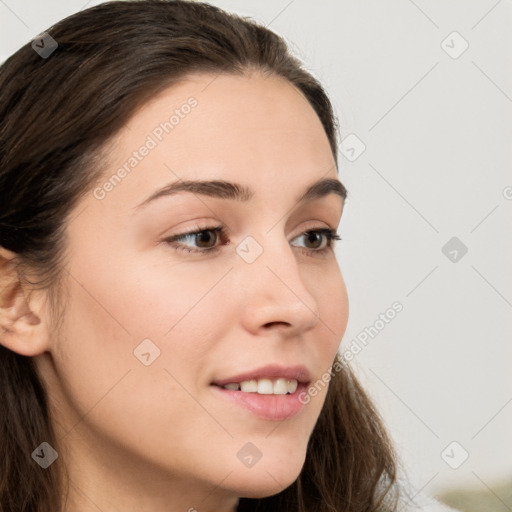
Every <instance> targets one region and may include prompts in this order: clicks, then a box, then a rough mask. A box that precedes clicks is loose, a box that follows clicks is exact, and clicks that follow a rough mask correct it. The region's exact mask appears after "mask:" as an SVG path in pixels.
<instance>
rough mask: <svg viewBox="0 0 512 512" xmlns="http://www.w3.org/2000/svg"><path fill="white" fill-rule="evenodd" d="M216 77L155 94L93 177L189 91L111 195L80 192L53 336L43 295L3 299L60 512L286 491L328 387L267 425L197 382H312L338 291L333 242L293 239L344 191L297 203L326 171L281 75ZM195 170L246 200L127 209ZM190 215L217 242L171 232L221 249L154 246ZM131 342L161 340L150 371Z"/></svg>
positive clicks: (181, 199) (338, 325)
mask: <svg viewBox="0 0 512 512" xmlns="http://www.w3.org/2000/svg"><path fill="white" fill-rule="evenodd" d="M214 78H215V75H210V74H198V75H194V76H191V77H189V78H187V79H186V80H184V81H183V82H181V83H180V84H178V85H174V86H172V87H171V88H169V89H167V90H165V91H164V92H162V93H161V94H159V95H158V96H157V97H155V98H153V99H152V100H151V102H149V103H147V104H146V105H144V106H143V107H142V108H141V109H140V110H139V111H138V112H137V113H136V114H135V116H134V117H132V119H131V120H130V121H129V122H128V123H127V125H126V126H125V127H123V129H122V130H121V131H120V132H119V133H118V135H117V136H116V139H115V144H114V146H113V149H112V151H111V152H110V153H109V161H108V169H107V171H106V172H105V179H104V181H105V180H106V179H108V178H109V177H110V176H112V174H113V173H115V172H116V170H117V169H119V168H120V167H121V166H122V165H123V164H124V163H125V162H126V160H127V158H128V157H129V156H130V155H131V154H132V152H133V151H134V150H136V149H137V148H139V147H140V146H141V145H142V144H143V143H144V141H145V140H146V137H147V136H148V134H150V133H151V132H152V130H153V129H154V128H155V126H157V125H158V124H159V123H160V122H162V121H164V120H167V119H169V117H170V115H171V114H172V111H173V110H174V109H175V108H177V107H179V106H180V105H182V104H183V103H184V102H185V101H186V99H187V98H189V97H190V96H194V97H195V98H196V99H197V101H198V105H197V106H196V107H195V108H194V109H193V110H192V111H191V112H190V114H189V115H188V116H186V117H185V118H184V119H181V120H180V123H179V125H178V126H176V127H175V129H174V130H173V131H172V133H170V134H167V135H165V137H164V138H163V140H162V142H161V143H159V144H158V145H157V147H156V148H154V149H152V150H151V151H150V152H149V154H148V155H147V156H146V157H145V158H144V159H143V160H142V161H141V162H140V163H139V164H138V165H137V167H136V168H134V169H133V171H131V173H130V174H128V175H127V176H126V177H124V179H123V180H122V181H121V182H120V183H119V184H117V185H116V186H115V189H114V190H112V191H110V192H109V193H108V194H107V195H106V196H105V197H104V198H103V199H101V200H99V199H97V198H96V197H94V196H93V194H92V191H91V193H87V194H85V195H84V196H83V197H82V198H81V199H80V201H79V203H78V204H77V205H76V207H75V208H74V210H73V212H72V214H71V215H70V219H72V220H71V221H70V222H69V224H68V225H67V233H68V242H67V243H68V246H67V259H66V271H67V272H66V276H65V279H64V284H65V290H66V293H67V298H66V300H65V304H64V305H65V314H64V316H63V321H62V323H61V324H60V325H59V326H58V329H56V326H52V325H51V322H50V314H49V312H48V307H47V302H46V301H45V295H44V294H45V292H44V291H37V292H34V294H32V295H31V296H30V300H28V299H26V296H23V295H22V294H19V295H18V296H17V298H16V299H15V300H14V302H12V303H11V304H10V306H11V309H10V310H8V309H7V308H4V310H3V314H2V317H1V318H2V327H3V328H4V329H6V332H5V333H4V334H5V335H4V336H3V337H2V338H1V340H2V343H3V344H4V345H6V346H8V348H10V349H11V350H14V351H16V352H18V353H22V354H24V355H29V356H32V357H34V358H35V361H36V364H37V369H38V372H39V374H40V375H41V378H42V379H43V381H44V384H45V386H46V388H47V389H48V393H49V396H50V403H51V414H52V418H53V422H54V425H55V429H56V433H57V439H58V440H59V443H60V446H59V447H58V451H59V459H57V462H56V463H58V462H59V461H61V460H64V459H66V463H67V465H68V469H69V476H70V479H71V483H70V488H69V496H68V501H67V504H66V511H69V512H71V511H73V512H89V511H90V512H92V511H95V512H97V511H98V510H102V511H104V512H107V511H123V512H135V511H137V512H138V511H140V510H144V511H145V512H162V511H164V510H165V511H166V512H174V511H188V510H193V509H196V510H198V511H200V512H228V511H230V512H232V511H234V510H235V509H236V505H237V502H238V499H239V497H242V496H245V497H264V496H268V495H272V494H275V493H277V492H279V491H280V490H282V489H283V488H285V487H287V486H289V485H290V484H292V483H293V481H294V480H295V479H296V478H297V476H298V474H299V472H300V470H301V468H302V466H303V463H304V457H305V453H306V448H307V443H308V440H309V437H310V435H311V432H312V430H313V428H314V425H315V423H316V421H317V419H318V416H319V414H320V411H321V408H322V405H323V403H324V401H325V395H326V390H327V388H326V387H323V388H322V390H321V391H320V392H319V393H318V394H317V395H316V396H314V397H312V398H311V400H310V402H309V403H308V404H307V405H305V406H304V407H303V408H302V409H301V410H300V411H299V412H298V413H297V414H294V415H293V416H290V417H289V418H286V419H284V420H279V421H276V420H272V419H268V418H262V417H260V416H259V415H258V414H255V413H254V412H253V411H250V410H248V409H246V408H244V407H242V406H240V405H238V404H236V403H233V402H231V401H230V400H227V399H225V398H224V396H220V393H218V392H216V391H219V389H213V386H212V382H213V381H214V380H216V379H221V378H224V377H230V376H233V375H237V374H240V373H242V372H245V371H248V370H252V369H254V368H258V367H261V366H264V365H267V364H271V363H277V364H279V365H283V366H293V365H304V366H305V367H306V368H307V369H308V371H309V372H310V380H311V382H315V381H317V379H321V376H322V374H324V373H325V372H326V371H327V370H328V369H329V367H330V366H331V364H332V362H333V359H334V357H335V354H336V351H337V349H338V347H339V344H340V342H341V339H342V337H343V333H344V332H345V328H346V324H347V317H348V300H347V295H346V289H345V285H344V282H343V278H342V275H341V272H340V269H339V265H338V262H337V260H336V255H335V252H334V250H333V249H331V250H326V251H325V252H324V253H323V254H320V253H316V254H314V251H315V248H316V247H318V246H320V245H325V241H324V240H325V238H324V237H322V235H319V242H318V244H317V245H315V243H314V238H311V241H309V242H308V238H307V237H306V236H304V235H302V233H303V232H304V231H308V230H318V229H326V228H332V229H333V230H336V228H337V227H338V224H339V221H340V218H341V213H342V209H343V200H342V198H341V197H340V196H339V195H337V194H335V193H330V194H328V195H325V196H323V197H320V198H316V199H312V200H309V201H306V202H303V203H300V204H298V203H297V198H298V197H300V196H301V195H302V194H303V193H304V191H305V190H306V188H307V187H308V186H309V185H311V184H312V183H314V182H315V181H317V180H320V179H324V178H331V179H334V180H337V179H338V178H337V174H336V168H335V163H334V159H333V156H332V152H331V149H330V147H329V143H328V140H327V137H326V135H325V132H324V130H323V127H322V125H321V122H320V120H319V119H318V117H317V115H316V114H315V112H314V110H313V109H312V107H311V106H310V104H309V103H308V102H307V100H306V99H305V98H304V97H303V96H302V95H301V94H300V93H299V92H298V91H297V90H296V89H295V88H294V87H293V86H292V85H291V84H289V83H288V82H287V81H285V80H283V79H280V78H276V77H265V76H263V75H261V74H259V73H255V74H251V75H245V76H231V75H221V76H218V77H217V78H215V79H214ZM212 80H213V81H212ZM208 84H210V85H208ZM206 85H208V87H207V88H206V89H205V86H206ZM203 89H204V90H203ZM193 179H195V180H198V179H201V180H206V179H216V180H225V181H229V182H236V183H240V184H243V185H245V186H247V187H249V188H250V189H252V191H253V192H254V195H253V197H252V198H251V199H250V200H248V201H245V202H244V201H238V200H233V199H222V198H217V197H210V196H206V195H200V194H194V193H191V192H180V193H179V194H176V195H172V196H167V197H165V196H164V197H160V198H158V199H156V200H154V201H152V202H150V203H149V204H147V205H146V206H144V207H141V208H140V209H136V208H135V207H136V206H137V205H139V204H140V203H141V202H143V201H144V200H145V199H146V198H148V197H149V196H150V195H151V194H153V193H154V192H155V191H156V190H158V189H159V188H161V187H163V186H165V185H167V184H169V183H172V182H177V181H180V180H193ZM104 181H103V182H104ZM198 225H199V227H200V228H201V229H203V227H204V226H208V227H211V226H220V225H225V226H226V227H227V230H226V231H227V237H228V239H229V244H227V245H224V244H223V243H222V238H221V236H220V235H219V236H218V237H217V240H218V241H215V234H214V233H211V232H207V233H205V234H204V236H203V240H204V242H203V245H201V238H200V237H198V236H195V237H194V236H189V237H188V238H186V239H184V240H181V244H182V245H185V246H187V247H189V248H191V249H197V250H200V248H201V247H211V246H215V245H217V247H218V248H219V250H218V251H217V252H216V253H213V254H200V253H187V252H185V251H177V250H175V249H174V248H173V246H172V245H171V244H170V243H168V242H164V241H163V239H164V238H169V237H171V236H173V235H177V234H183V233H186V232H191V231H194V230H195V228H197V226H198ZM247 236H251V237H253V238H254V239H255V240H256V241H257V242H258V243H259V244H260V246H261V248H262V250H263V252H262V253H261V254H260V255H259V257H258V258H257V259H255V261H253V262H252V263H248V262H247V261H246V260H244V259H243V258H242V257H241V256H240V255H239V254H238V253H237V252H236V247H237V245H238V244H240V242H242V241H243V240H244V239H245V238H246V237H247ZM212 240H213V241H212ZM322 242H323V243H322ZM308 249H309V250H310V251H311V252H310V253H306V252H305V251H307V250H308ZM251 250H254V249H251ZM2 256H3V257H4V258H7V257H8V256H9V254H8V251H5V250H2ZM10 256H12V254H11V255H10ZM147 338H149V339H150V340H152V342H153V343H154V345H156V346H157V347H158V348H159V350H160V356H159V357H158V358H157V359H155V360H154V362H152V363H151V364H150V365H148V366H146V365H144V364H142V363H141V362H140V360H139V359H137V358H136V357H135V356H134V349H136V347H137V346H138V345H139V344H140V343H141V342H142V340H144V339H147ZM248 442H250V443H252V444H253V445H254V446H256V447H257V449H258V450H259V452H260V453H261V455H262V456H261V459H260V460H259V461H258V462H257V463H256V464H254V465H253V466H252V467H246V465H244V464H242V462H241V460H240V459H239V457H237V453H238V452H239V450H240V449H241V448H242V447H243V446H244V445H246V443H248Z"/></svg>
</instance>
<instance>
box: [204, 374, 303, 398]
mask: <svg viewBox="0 0 512 512" xmlns="http://www.w3.org/2000/svg"><path fill="white" fill-rule="evenodd" d="M213 385H214V386H218V387H221V388H222V389H227V390H229V391H241V392H242V393H257V394H259V395H290V394H292V393H295V391H296V390H297V386H298V381H297V380H296V379H285V378H282V377H281V378H277V379H267V378H262V379H250V380H244V381H242V382H228V383H227V384H224V385H222V386H219V385H218V384H213Z"/></svg>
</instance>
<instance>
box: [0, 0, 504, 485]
mask: <svg viewBox="0 0 512 512" xmlns="http://www.w3.org/2000/svg"><path fill="white" fill-rule="evenodd" d="M98 3H101V2H95V1H91V2H88V3H86V2H85V1H84V0H80V1H76V0H66V1H64V0H46V1H39V0H37V1H36V0H0V27H1V30H0V61H3V60H4V59H5V58H6V57H7V56H9V55H10V54H11V53H13V52H14V51H15V50H17V49H18V48H19V47H20V46H21V45H23V44H24V43H25V42H27V41H29V40H30V39H32V38H33V37H34V36H36V35H37V34H39V33H41V32H43V31H45V30H46V29H47V28H48V27H49V26H50V25H51V24H52V23H55V22H56V21H58V20H60V19H61V18H63V17H65V16H67V15H69V14H71V13H74V12H77V11H79V10H81V9H83V8H85V7H91V6H93V5H96V4H98ZM211 3H214V4H215V5H218V6H220V7H223V8H225V9H228V10H230V11H234V12H238V13H241V14H243V15H248V16H252V17H254V18H255V19H257V20H259V21H261V22H262V23H264V24H265V25H268V26H269V27H270V28H271V29H273V30H275V31H276V32H277V33H279V34H281V35H283V36H285V37H286V39H287V40H288V41H289V42H290V44H291V45H292V48H293V49H294V51H295V52H296V53H297V55H298V56H299V57H301V58H302V59H303V60H304V61H305V62H306V66H307V68H308V69H309V70H310V71H312V72H313V73H314V74H315V75H316V76H317V77H318V78H320V80H321V81H322V82H323V84H324V85H325V86H326V88H327V90H328V92H329V94H330V95H331V98H332V100H333V103H334V105H335V108H336V111H337V114H338V116H339V117H340V122H341V135H342V138H343V139H344V138H345V137H346V136H347V135H349V134H351V133H353V134H355V135H356V136H357V137H358V138H359V139H360V140H361V141H362V142H363V143H364V144H365V145H366V150H365V151H364V152H363V153H362V154H361V155H360V156H359V157H358V158H357V159H355V160H354V161H350V160H351V159H353V157H352V156H351V155H350V147H351V145H350V144H348V146H347V148H348V149H349V151H348V153H347V155H348V156H349V157H350V158H349V159H347V158H345V157H344V156H341V155H340V156H341V160H340V179H341V180H342V181H343V182H344V183H345V185H346V186H347V188H348V190H349V199H348V200H347V203H346V209H345V213H344V218H343V220H342V222H341V225H340V233H341V236H342V238H343V241H342V242H338V243H339V244H340V245H339V248H338V256H339V261H340V265H341V268H342V271H343V274H344V277H345V280H346V283H347V287H348V291H349V296H350V303H351V309H350V320H349V326H348V330H347V333H346V335H345V338H344V341H343V344H344V346H345V347H348V346H349V345H350V342H351V341H352V340H353V339H354V338H355V337H356V336H357V335H358V334H359V333H360V332H361V331H363V330H364V329H365V328H366V327H369V326H371V325H373V324H374V322H375V321H376V320H377V319H378V316H379V314H380V313H383V312H384V311H385V310H386V309H388V308H389V307H390V306H391V304H392V303H393V302H395V301H399V302H400V303H401V304H402V305H403V307H404V310H403V311H402V312H401V313H399V314H398V315H397V316H396V318H395V319H394V320H392V321H391V322H390V323H389V324H388V325H386V326H385V328H384V329H382V330H381V331H380V333H379V334H378V335H377V336H376V337H375V338H373V339H371V338H370V341H369V343H368V345H367V346H366V347H365V348H364V350H362V351H361V352H360V353H359V354H358V355H357V356H356V358H355V363H354V364H355V366H356V368H357V370H358V373H359V374H360V375H361V378H362V379H363V382H364V383H365V386H366V387H367V389H368V390H369V391H370V393H371V395H372V396H373V397H374V399H375V400H376V402H377V404H378V406H379V408H380V411H381V413H382V415H383V416H384V418H385V421H386V423H387V425H388V426H389V428H390V430H391V432H392V436H393V438H394V440H395V442H396V443H397V446H398V448H399V450H400V453H401V456H402V458H403V460H404V463H405V464H406V466H407V468H408V470H409V474H410V477H411V480H412V482H413V483H414V484H415V485H416V486H417V487H418V488H423V489H424V491H425V492H427V493H435V492H438V491H440V490H441V489H443V488H446V487H448V486H452V485H468V486H472V487H474V488H476V489H486V488H487V489H488V490H489V492H492V487H493V485H495V483H496V482H497V481H498V480H499V479H502V478H505V477H510V476H511V475H512V446H511V445H512V442H511V437H510V432H512V428H511V427H512V403H511V402H512V386H511V380H512V379H511V377H510V361H511V356H512V348H511V339H512V336H511V331H512V315H511V313H512V273H511V270H510V268H511V267H510V262H511V261H512V254H511V253H512V243H511V236H510V233H511V232H512V230H511V227H512V216H511V210H512V200H511V197H512V189H511V188H507V187H512V175H511V173H510V166H511V162H512V158H511V149H510V148H511V141H512V124H511V118H512V66H511V63H512V60H511V57H512V55H511V53H512V51H511V50H512V35H511V33H512V31H511V21H512V3H511V2H510V0H508V1H507V0H500V1H496V0H472V1H467V0H466V1H465V0H459V1H449V2H448V1H446V0H445V1H443V0H435V1H427V0H416V1H415V2H413V1H412V0H387V1H382V0H380V1H379V0H374V1H371V0H364V1H362V0H328V1H327V0H326V1H321V2H320V1H319V2H315V3H313V2H312V1H307V0H294V1H293V0H292V1H289V0H284V1H283V0H274V1H270V0H265V1H261V0H260V1H258V2H255V1H252V2H250V1H247V0H220V1H212V2H211ZM454 31H456V32H458V33H459V34H460V36H461V37H462V38H463V39H464V40H465V41H466V42H467V43H468V44H469V47H468V49H467V50H466V51H465V52H464V53H462V54H461V55H460V56H458V58H453V57H451V56H450V55H449V54H448V53H447V52H446V51H445V50H447V51H449V52H451V53H452V55H455V54H456V52H458V51H459V50H460V49H461V48H463V46H462V45H463V44H464V42H463V40H462V39H460V38H459V36H457V35H455V36H454V35H450V34H452V33H453V32H454ZM448 36H450V37H448ZM447 37H448V39H447ZM443 41H445V42H444V43H443ZM349 140H350V139H349ZM506 196H507V197H508V199H507V197H506ZM454 236H456V237H458V238H459V239H460V240H461V241H462V242H463V243H464V244H465V245H466V246H467V247H468V252H467V254H466V255H464V256H463V257H462V258H460V257H459V260H458V261H457V262H452V261H450V260H449V259H448V258H447V257H446V256H445V255H444V254H443V253H442V252H441V248H442V247H443V246H444V244H445V243H446V242H447V241H448V240H449V239H450V238H452V237H454ZM507 370H508V371H507ZM452 441H457V442H458V443H459V444H460V446H461V447H463V449H464V450H466V451H467V452H468V453H469V458H468V459H467V460H466V461H465V462H464V463H463V464H462V465H461V466H460V467H459V468H458V469H452V468H451V467H450V466H449V465H448V464H447V463H446V462H445V460H443V458H442V457H441V453H442V452H443V450H444V449H445V448H446V447H447V446H448V445H449V444H450V443H451V442H452ZM457 450H459V451H457ZM460 453H461V451H460V448H456V449H455V451H453V452H451V451H450V450H448V454H449V455H450V456H451V460H452V461H453V460H456V459H457V458H458V457H460ZM445 458H446V456H445Z"/></svg>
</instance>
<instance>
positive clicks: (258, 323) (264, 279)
mask: <svg viewBox="0 0 512 512" xmlns="http://www.w3.org/2000/svg"><path fill="white" fill-rule="evenodd" d="M276 232H277V230H276ZM259 240H262V241H263V243H260V246H261V249H259V250H262V252H261V254H260V255H259V256H258V257H257V258H256V259H255V260H254V261H253V262H252V263H248V262H247V261H246V260H244V259H243V258H240V261H238V262H237V267H236V270H237V274H238V276H239V278H240V288H239V290H240V299H241V304H243V305H244V306H243V310H242V322H243V324H244V326H245V328H246V329H247V330H248V331H250V332H252V333H253V334H261V332H262V330H264V331H267V330H270V329H278V330H280V331H283V334H285V335H286V336H289V337H297V336H299V335H301V334H303V333H304V332H306V331H308V330H311V329H313V328H314V327H315V326H316V325H317V323H318V321H319V319H320V314H319V308H318V303H317V299H316V298H315V296H317V295H318V294H317V293H315V290H312V289H308V287H310V285H311V283H313V278H312V277H311V279H309V280H308V279H305V278H306V277H307V276H306V275H305V273H306V272H308V269H307V268H306V266H305V265H301V264H300V263H299V262H298V260H297V253H295V251H297V249H296V248H293V247H292V246H291V245H290V244H289V242H288V241H287V240H286V239H285V237H284V236H282V235H281V236H279V235H276V234H275V235H273V236H260V237H259ZM253 244H254V242H253ZM253 250H256V248H254V247H253ZM309 271H310V270H309Z"/></svg>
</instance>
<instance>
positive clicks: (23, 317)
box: [0, 247, 49, 356]
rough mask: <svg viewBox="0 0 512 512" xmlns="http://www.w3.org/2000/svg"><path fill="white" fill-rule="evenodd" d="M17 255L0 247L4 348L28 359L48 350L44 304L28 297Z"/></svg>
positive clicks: (33, 296) (0, 314)
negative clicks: (18, 267)
mask: <svg viewBox="0 0 512 512" xmlns="http://www.w3.org/2000/svg"><path fill="white" fill-rule="evenodd" d="M15 260H16V254H15V253H13V252H12V251H8V250H7V249H5V248H4V247H0V344H2V345H3V346H5V347H6V348H8V349H10V350H12V351H13V352H16V353H18V354H21V355H24V356H36V355H38V354H41V353H43V352H45V351H46V350H48V348H49V347H48V332H47V329H46V323H45V322H44V321H43V317H42V309H41V301H38V300H37V297H36V294H35V293H33V294H27V292H26V290H25V289H24V287H23V285H22V282H21V280H20V277H19V272H18V271H17V269H16V265H15V263H14V262H15Z"/></svg>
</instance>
